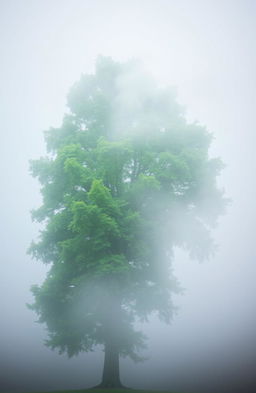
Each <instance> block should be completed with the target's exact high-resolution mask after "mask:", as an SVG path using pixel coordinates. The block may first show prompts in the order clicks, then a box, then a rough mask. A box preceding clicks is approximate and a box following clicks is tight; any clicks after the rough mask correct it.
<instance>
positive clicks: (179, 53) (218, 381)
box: [0, 0, 256, 393]
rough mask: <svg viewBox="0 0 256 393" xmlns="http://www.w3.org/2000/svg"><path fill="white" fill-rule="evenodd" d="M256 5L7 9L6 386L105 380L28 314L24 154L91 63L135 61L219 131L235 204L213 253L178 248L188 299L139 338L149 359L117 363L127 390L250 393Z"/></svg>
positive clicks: (91, 4)
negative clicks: (194, 256) (54, 346)
mask: <svg viewBox="0 0 256 393" xmlns="http://www.w3.org/2000/svg"><path fill="white" fill-rule="evenodd" d="M255 17H256V3H255V2H254V1H249V0H243V1H242V0H241V1H228V0H226V1H218V0H215V1H209V0H206V1H203V0H202V1H200V0H191V1H189V0H187V1H183V0H180V1H178V0H174V1H172V0H169V1H168V0H154V1H151V0H147V1H146V0H140V1H133V0H130V1H125V0H124V1H117V0H108V1H107V0H106V1H103V0H101V1H100V0H94V1H93V0H90V1H89V0H83V1H82V0H73V1H68V0H53V1H48V0H45V1H39V0H33V1H32V0H24V1H18V0H16V1H13V0H8V1H7V0H6V1H3V0H2V1H1V2H0V32H1V34H0V48H1V65H0V68H1V72H0V79H1V89H0V99H1V106H0V118H1V155H0V162H1V169H2V170H1V193H0V200H1V221H0V223H1V254H2V255H1V264H0V274H1V286H0V299H1V300H0V302H1V303H0V304H1V336H0V337H1V338H0V340H1V368H0V373H1V389H2V391H3V392H14V391H15V392H19V391H20V392H22V391H44V390H45V391H46V390H54V389H55V390H56V389H69V388H70V389H71V388H72V389H78V388H86V387H90V386H92V385H94V384H97V383H98V382H99V381H100V377H101V372H102V365H103V355H102V353H101V352H100V351H95V352H94V353H90V354H83V355H80V356H79V357H77V358H74V359H70V360H69V359H67V357H66V356H65V355H61V356H59V355H58V353H56V352H51V351H50V350H49V349H47V348H46V347H44V344H43V341H44V339H45V338H46V332H45V329H44V327H43V326H42V325H39V324H36V323H35V320H36V318H37V317H36V315H35V314H33V312H31V311H30V310H28V309H27V308H26V303H29V302H31V300H32V295H31V293H30V286H31V285H32V284H35V283H38V284H40V283H41V282H42V281H43V280H44V278H45V273H46V271H47V268H46V267H45V266H43V264H42V263H40V262H37V261H33V260H31V257H30V256H28V255H27V254H26V250H27V248H28V246H29V244H30V242H31V240H32V239H33V238H35V237H36V234H37V232H38V230H39V226H38V225H36V224H35V223H32V222H31V218H30V210H31V209H33V208H36V207H38V206H39V205H40V202H41V196H40V186H39V184H38V183H37V181H36V180H35V179H33V178H32V177H31V176H30V174H29V164H28V161H29V160H30V159H37V158H39V157H40V156H42V155H44V154H45V143H44V139H43V131H44V130H46V129H48V128H49V127H51V126H58V125H60V123H61V121H62V117H63V114H64V113H65V110H66V107H65V104H66V96H67V93H68V91H69V88H70V87H71V86H72V85H73V84H74V82H75V81H77V80H78V79H79V78H80V75H81V74H82V73H91V72H93V70H94V64H95V59H96V58H97V56H98V55H99V54H101V55H106V56H111V57H113V59H114V60H118V61H126V60H129V59H131V58H138V59H140V60H141V61H142V63H143V66H144V67H145V68H146V69H147V71H148V72H149V73H151V74H152V75H154V76H155V78H156V80H157V81H158V82H159V84H162V85H171V86H173V87H174V88H175V90H176V92H177V97H178V101H179V103H180V104H181V105H183V106H184V108H185V113H186V117H187V119H188V120H189V121H194V120H197V121H198V122H199V123H200V124H203V125H205V126H206V127H207V129H208V130H209V131H210V132H212V133H213V134H214V136H215V139H214V142H213V144H212V147H211V155H212V156H213V157H215V156H220V157H221V158H222V160H223V161H224V163H225V165H226V167H225V169H224V170H223V171H222V174H221V176H220V178H219V186H220V187H221V188H224V189H225V194H226V196H228V197H229V198H231V199H232V203H231V204H230V206H229V207H228V210H227V213H226V215H225V216H222V217H221V219H220V220H219V225H218V227H217V228H216V229H215V230H214V231H213V235H214V238H215V240H216V243H217V244H218V250H217V252H216V254H215V256H214V257H211V258H210V259H209V260H208V261H205V262H204V263H198V262H196V261H192V260H190V259H189V258H188V256H187V255H186V254H185V253H184V252H182V251H180V250H176V252H175V260H174V264H173V266H174V274H175V275H176V277H177V278H178V279H179V281H180V283H181V285H182V287H183V288H185V291H184V294H183V295H181V294H177V295H176V296H175V299H174V300H175V304H176V305H177V306H178V308H179V311H178V313H177V315H176V316H175V318H174V319H173V321H172V324H171V325H164V324H162V323H160V322H158V320H157V319H154V318H152V320H151V322H150V323H149V324H145V325H144V326H143V329H144V331H145V333H146V334H147V335H148V337H149V338H148V343H147V344H148V349H147V350H146V351H145V355H146V356H148V357H149V359H148V360H147V361H145V362H144V363H141V364H133V363H132V362H131V361H129V360H122V361H121V378H122V381H123V382H124V384H127V385H128V386H131V387H134V388H141V389H150V388H152V389H162V390H164V389H166V390H173V391H180V392H184V393H185V392H195V393H196V392H198V393H199V392H202V393H206V392H209V393H210V392H214V393H215V392H224V393H225V392H244V391H246V390H247V391H253V390H252V386H253V374H254V370H255V361H256V355H255V350H256V344H255V322H256V321H255V307H256V297H255V288H254V287H255V273H256V267H255V257H256V251H255V244H254V243H255V240H254V236H255V222H256V214H255V212H256V211H255V206H254V204H255V196H256V192H255V190H256V184H255V183H256V180H255V168H256V159H255V153H254V149H255V127H254V112H255V104H256V102H255V88H256V83H255V82H256V78H255V66H256V64H255V63H256V55H255V48H254V42H255V27H254V21H255Z"/></svg>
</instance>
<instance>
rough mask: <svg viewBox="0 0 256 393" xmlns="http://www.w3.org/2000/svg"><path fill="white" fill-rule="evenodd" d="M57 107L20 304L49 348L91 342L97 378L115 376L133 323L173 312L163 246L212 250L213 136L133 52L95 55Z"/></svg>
mask: <svg viewBox="0 0 256 393" xmlns="http://www.w3.org/2000/svg"><path fill="white" fill-rule="evenodd" d="M67 106H68V111H67V113H66V115H65V116H64V119H63V123H62V125H61V126H60V127H59V128H51V129H50V130H48V131H47V132H45V140H46V144H47V151H48V154H47V156H46V157H43V158H40V159H38V160H34V161H33V162H31V170H32V174H33V176H35V177H37V178H38V179H39V182H40V183H41V186H42V188H41V193H42V196H43V203H42V206H41V207H40V208H38V209H37V210H34V211H33V213H32V217H33V219H34V220H36V221H38V222H41V223H42V230H41V232H40V236H39V239H38V240H37V241H36V242H32V245H31V247H30V250H29V252H30V253H31V254H32V256H33V257H35V258H36V259H39V260H41V261H43V262H44V263H46V264H49V265H50V267H49V271H48V274H47V277H46V279H45V281H44V283H43V284H42V285H41V286H33V288H32V291H33V295H34V299H35V301H34V304H33V305H31V306H30V307H31V308H32V309H34V310H35V311H36V313H37V314H38V315H39V321H40V322H42V323H46V325H47V329H48V335H49V337H48V340H47V345H48V346H49V347H51V348H53V349H54V348H57V349H59V351H60V352H67V353H68V355H69V356H73V355H75V354H78V353H79V352H81V351H90V350H93V348H94V346H95V345H98V344H102V345H103V346H104V348H105V367H104V373H105V374H104V375H105V376H104V375H103V382H104V383H103V384H104V386H114V385H118V384H119V382H118V381H119V380H118V378H119V377H118V375H117V374H118V371H116V372H113V369H114V368H115V369H118V365H117V362H118V357H119V355H121V356H130V357H131V358H132V359H134V360H139V359H140V356H139V355H138V350H139V349H140V348H143V347H144V336H143V333H142V332H140V331H136V329H135V327H134V322H135V321H136V320H137V319H140V320H142V321H144V320H147V318H148V316H149V315H150V314H151V313H157V314H158V316H159V317H160V318H161V319H162V320H164V321H165V322H167V323H168V322H170V320H171V318H172V315H173V311H174V306H173V304H172V296H171V295H172V293H173V292H175V291H178V290H179V285H178V283H177V281H176V279H175V277H174V276H173V273H172V265H171V262H172V258H173V250H174V247H181V248H183V249H186V250H188V252H189V253H190V255H191V257H193V258H198V259H205V258H207V257H208V256H209V255H210V253H211V252H212V251H213V246H214V245H213V241H212V239H211V233H210V230H211V227H212V226H214V225H215V224H216V221H217V219H218V216H219V215H220V214H221V213H222V212H223V209H224V205H225V200H224V197H223V193H222V191H221V190H219V189H218V187H217V184H216V178H217V176H218V174H219V172H220V170H221V169H222V163H221V161H220V160H219V159H212V158H210V157H209V146H210V143H211V140H212V135H211V134H210V133H209V132H208V131H207V130H206V129H205V127H203V126H201V125H199V124H197V123H193V124H190V123H188V122H187V121H186V119H185V116H184V113H183V108H182V107H181V106H180V105H179V104H178V103H177V100H176V98H175V95H174V93H173V91H172V89H170V88H160V87H158V85H157V84H156V83H155V81H154V80H153V79H152V78H151V77H150V76H148V75H146V74H145V73H144V72H143V71H142V70H141V68H140V65H139V64H138V63H137V62H134V61H130V62H127V63H124V64H121V63H117V62H114V61H113V60H112V59H110V58H105V57H100V58H99V59H98V61H97V63H96V69H95V73H94V74H91V75H82V76H81V79H80V80H79V81H78V82H77V83H75V84H74V86H73V87H72V88H71V90H70V93H69V95H68V100H67ZM113 354H114V355H113ZM114 358H115V360H113V359H114ZM114 363H115V366H114ZM111 370H112V371H111ZM115 373H116V374H115ZM111 374H112V376H111ZM114 374H115V375H116V376H114V377H113V375H114Z"/></svg>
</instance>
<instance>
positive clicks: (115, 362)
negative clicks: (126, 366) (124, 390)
mask: <svg viewBox="0 0 256 393" xmlns="http://www.w3.org/2000/svg"><path fill="white" fill-rule="evenodd" d="M101 387H104V388H120V387H123V385H122V384H121V381H120V373H119V351H118V348H117V346H116V345H115V343H114V342H113V341H112V342H111V341H108V343H106V344H105V358H104V368H103V376H102V382H101Z"/></svg>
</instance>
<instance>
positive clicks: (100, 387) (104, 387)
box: [92, 383, 132, 390]
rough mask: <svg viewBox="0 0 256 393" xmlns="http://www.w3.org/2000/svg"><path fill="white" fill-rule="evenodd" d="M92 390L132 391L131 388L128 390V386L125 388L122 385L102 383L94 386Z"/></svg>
mask: <svg viewBox="0 0 256 393" xmlns="http://www.w3.org/2000/svg"><path fill="white" fill-rule="evenodd" d="M92 389H127V390H132V389H131V388H128V387H127V386H124V385H122V384H121V383H120V384H118V385H116V384H115V385H113V384H106V383H100V384H99V385H96V386H94V387H93V388H92Z"/></svg>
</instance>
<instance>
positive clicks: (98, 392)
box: [40, 388, 177, 393]
mask: <svg viewBox="0 0 256 393" xmlns="http://www.w3.org/2000/svg"><path fill="white" fill-rule="evenodd" d="M112 392H113V393H175V392H170V391H164V392H163V391H159V390H135V389H112V388H108V389H83V390H61V391H60V390H58V391H55V392H50V393H112ZM40 393H44V392H40ZM48 393H49V392H48ZM176 393H177V392H176Z"/></svg>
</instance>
